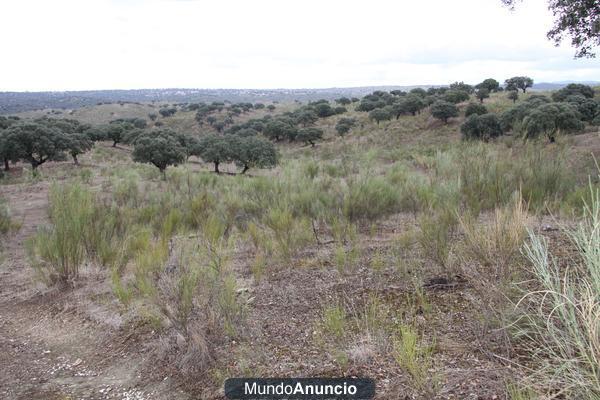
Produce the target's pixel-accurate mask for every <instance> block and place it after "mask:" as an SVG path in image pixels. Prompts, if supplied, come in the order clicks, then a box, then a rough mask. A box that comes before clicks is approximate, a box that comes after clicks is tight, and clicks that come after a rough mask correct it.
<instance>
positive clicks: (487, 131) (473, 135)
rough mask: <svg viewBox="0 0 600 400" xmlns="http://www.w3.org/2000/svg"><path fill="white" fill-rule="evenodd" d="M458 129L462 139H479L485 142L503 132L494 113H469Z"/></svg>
mask: <svg viewBox="0 0 600 400" xmlns="http://www.w3.org/2000/svg"><path fill="white" fill-rule="evenodd" d="M460 130H461V132H462V134H463V138H464V139H480V140H483V141H486V142H487V141H489V140H490V139H492V138H495V137H498V136H500V135H502V133H503V131H502V127H501V125H500V120H499V119H498V117H497V116H496V114H483V115H477V114H474V115H471V116H470V117H469V118H467V120H466V121H465V122H464V123H463V125H462V126H461V127H460Z"/></svg>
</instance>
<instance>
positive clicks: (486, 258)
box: [459, 193, 528, 281]
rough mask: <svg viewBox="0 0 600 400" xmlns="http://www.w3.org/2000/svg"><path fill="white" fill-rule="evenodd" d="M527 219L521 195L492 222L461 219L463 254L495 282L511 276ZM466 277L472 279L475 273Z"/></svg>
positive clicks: (483, 275) (497, 211)
mask: <svg viewBox="0 0 600 400" xmlns="http://www.w3.org/2000/svg"><path fill="white" fill-rule="evenodd" d="M527 218H528V216H527V210H526V205H525V203H524V202H523V200H522V199H521V196H520V193H517V194H516V195H515V197H514V200H513V202H512V204H510V205H507V206H506V207H502V208H496V210H495V212H494V214H493V216H492V219H491V221H490V222H489V223H481V224H478V223H477V221H475V220H474V218H472V217H471V216H468V215H467V216H460V217H459V223H460V226H461V228H462V231H463V233H464V243H463V244H464V247H463V250H464V251H463V255H464V256H465V257H466V258H467V259H468V260H469V261H474V262H476V263H477V264H478V268H477V273H478V274H481V276H482V277H486V279H491V280H492V281H494V280H507V279H508V278H510V277H511V275H512V274H513V272H514V271H513V267H514V264H515V259H516V258H517V257H519V255H520V249H521V246H522V245H523V242H524V240H525V237H526V228H527V227H526V223H527ZM467 276H473V272H471V273H468V274H467Z"/></svg>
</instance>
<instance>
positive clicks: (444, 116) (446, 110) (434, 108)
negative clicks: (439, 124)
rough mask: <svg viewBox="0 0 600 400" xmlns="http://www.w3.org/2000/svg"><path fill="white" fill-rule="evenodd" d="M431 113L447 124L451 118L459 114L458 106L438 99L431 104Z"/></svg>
mask: <svg viewBox="0 0 600 400" xmlns="http://www.w3.org/2000/svg"><path fill="white" fill-rule="evenodd" d="M431 115H433V116H434V117H435V118H437V119H440V120H442V121H444V123H445V124H447V123H448V120H449V119H450V118H452V117H457V116H458V107H456V105H454V104H452V103H450V102H447V101H443V100H438V101H436V102H435V103H433V104H432V105H431Z"/></svg>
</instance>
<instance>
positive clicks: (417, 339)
mask: <svg viewBox="0 0 600 400" xmlns="http://www.w3.org/2000/svg"><path fill="white" fill-rule="evenodd" d="M433 350H434V345H433V344H429V343H426V342H425V340H424V339H423V337H422V336H421V335H419V333H418V332H417V331H416V329H415V328H413V327H412V326H410V325H402V326H400V329H399V332H398V335H397V336H396V337H395V338H394V350H393V355H394V359H395V360H396V362H397V363H398V365H399V366H400V368H402V369H403V370H405V371H406V372H407V373H408V374H409V375H410V377H411V378H412V382H413V384H414V386H415V387H416V389H418V390H424V391H427V392H428V393H430V394H432V393H433V384H435V382H433V381H432V379H431V377H430V375H431V374H430V372H429V370H430V369H431V368H432V367H433Z"/></svg>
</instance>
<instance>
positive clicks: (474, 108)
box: [465, 103, 488, 117]
mask: <svg viewBox="0 0 600 400" xmlns="http://www.w3.org/2000/svg"><path fill="white" fill-rule="evenodd" d="M487 112H488V111H487V108H486V107H485V106H484V105H483V104H477V103H469V105H468V106H467V108H466V110H465V117H470V116H471V115H483V114H487Z"/></svg>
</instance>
